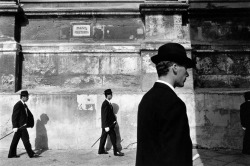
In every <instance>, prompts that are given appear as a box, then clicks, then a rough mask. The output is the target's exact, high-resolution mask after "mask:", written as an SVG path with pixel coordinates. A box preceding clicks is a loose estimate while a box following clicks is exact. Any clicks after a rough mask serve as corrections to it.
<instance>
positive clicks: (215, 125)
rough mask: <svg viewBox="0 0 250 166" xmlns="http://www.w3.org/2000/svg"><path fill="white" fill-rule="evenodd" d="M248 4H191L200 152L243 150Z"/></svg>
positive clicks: (248, 84)
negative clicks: (241, 112) (217, 149)
mask: <svg viewBox="0 0 250 166" xmlns="http://www.w3.org/2000/svg"><path fill="white" fill-rule="evenodd" d="M247 15H249V3H248V2H246V1H239V2H237V3H233V2H230V1H227V2H226V1H224V2H220V1H219V0H211V1H209V2H208V1H202V0H200V1H199V0H198V1H197V0H190V8H189V19H190V37H191V45H192V48H193V50H192V56H193V57H194V58H196V61H197V65H196V70H195V72H194V87H195V104H196V107H195V108H196V127H195V132H196V134H195V135H196V138H195V139H193V140H196V141H194V143H195V144H197V145H198V146H203V147H208V148H211V147H212V148H213V147H217V148H220V147H222V148H234V149H241V146H242V138H243V130H242V128H241V124H240V114H239V113H240V104H242V103H243V102H244V98H243V93H244V92H245V91H247V90H249V88H250V72H249V71H250V61H249V59H250V54H249V53H250V52H249V48H250V47H249V44H250V40H249V35H250V31H249V25H250V22H249V19H248V18H247V17H246V16H247Z"/></svg>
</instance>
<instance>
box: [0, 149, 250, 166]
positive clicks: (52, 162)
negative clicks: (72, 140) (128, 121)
mask: <svg viewBox="0 0 250 166" xmlns="http://www.w3.org/2000/svg"><path fill="white" fill-rule="evenodd" d="M123 152H124V153H125V156H123V157H117V156H114V155H113V154H112V153H111V152H109V154H107V155H98V154H97V150H93V149H89V150H48V151H45V152H42V153H41V154H40V157H39V158H31V159H30V158H28V156H27V154H26V152H25V150H20V149H19V150H18V154H19V155H21V157H20V158H15V159H8V158H7V154H8V150H7V149H0V166H20V165H23V166H44V165H49V166H73V165H74V166H75V165H78V166H80V165H83V166H134V165H135V154H136V149H124V150H123ZM197 153H199V155H200V157H199V158H197V159H196V160H195V161H194V163H193V165H194V166H250V155H242V154H241V152H240V151H236V150H207V149H198V150H197V149H194V150H193V154H194V155H195V154H197Z"/></svg>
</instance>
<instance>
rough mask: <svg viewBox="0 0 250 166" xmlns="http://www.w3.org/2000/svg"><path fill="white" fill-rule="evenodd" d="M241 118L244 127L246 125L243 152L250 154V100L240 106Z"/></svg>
mask: <svg viewBox="0 0 250 166" xmlns="http://www.w3.org/2000/svg"><path fill="white" fill-rule="evenodd" d="M240 119H241V125H242V127H245V128H246V130H245V134H244V138H243V150H242V152H243V153H247V154H250V101H246V102H244V103H243V104H241V106H240Z"/></svg>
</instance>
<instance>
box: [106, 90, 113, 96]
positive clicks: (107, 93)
mask: <svg viewBox="0 0 250 166" xmlns="http://www.w3.org/2000/svg"><path fill="white" fill-rule="evenodd" d="M104 94H105V95H110V94H112V91H111V89H106V90H105V91H104Z"/></svg>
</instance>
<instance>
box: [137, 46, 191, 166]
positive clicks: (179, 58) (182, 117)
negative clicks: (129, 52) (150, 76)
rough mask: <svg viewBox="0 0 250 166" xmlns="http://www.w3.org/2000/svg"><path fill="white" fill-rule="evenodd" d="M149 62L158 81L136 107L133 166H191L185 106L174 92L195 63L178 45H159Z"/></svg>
mask: <svg viewBox="0 0 250 166" xmlns="http://www.w3.org/2000/svg"><path fill="white" fill-rule="evenodd" d="M151 60H152V62H153V63H154V64H155V65H156V70H157V74H158V80H157V81H156V82H155V84H154V86H153V87H152V88H151V89H150V90H149V91H148V92H147V93H146V94H145V95H144V96H143V98H142V100H141V102H140V104H139V108H138V125H137V154H136V166H155V165H157V166H163V165H164V166H165V165H169V166H192V142H191V138H190V131H189V124H188V118H187V113H186V105H185V103H184V102H183V101H182V100H181V99H180V98H179V97H178V96H177V95H176V92H175V89H174V88H175V87H183V86H184V82H185V81H186V78H187V77H188V76H189V74H188V72H187V68H192V67H194V66H195V63H194V62H193V61H192V60H191V59H190V58H188V57H187V55H186V51H185V49H184V47H183V46H182V45H180V44H178V43H167V44H164V45H162V46H161V47H160V48H159V50H158V54H157V55H155V56H153V57H152V58H151Z"/></svg>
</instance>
